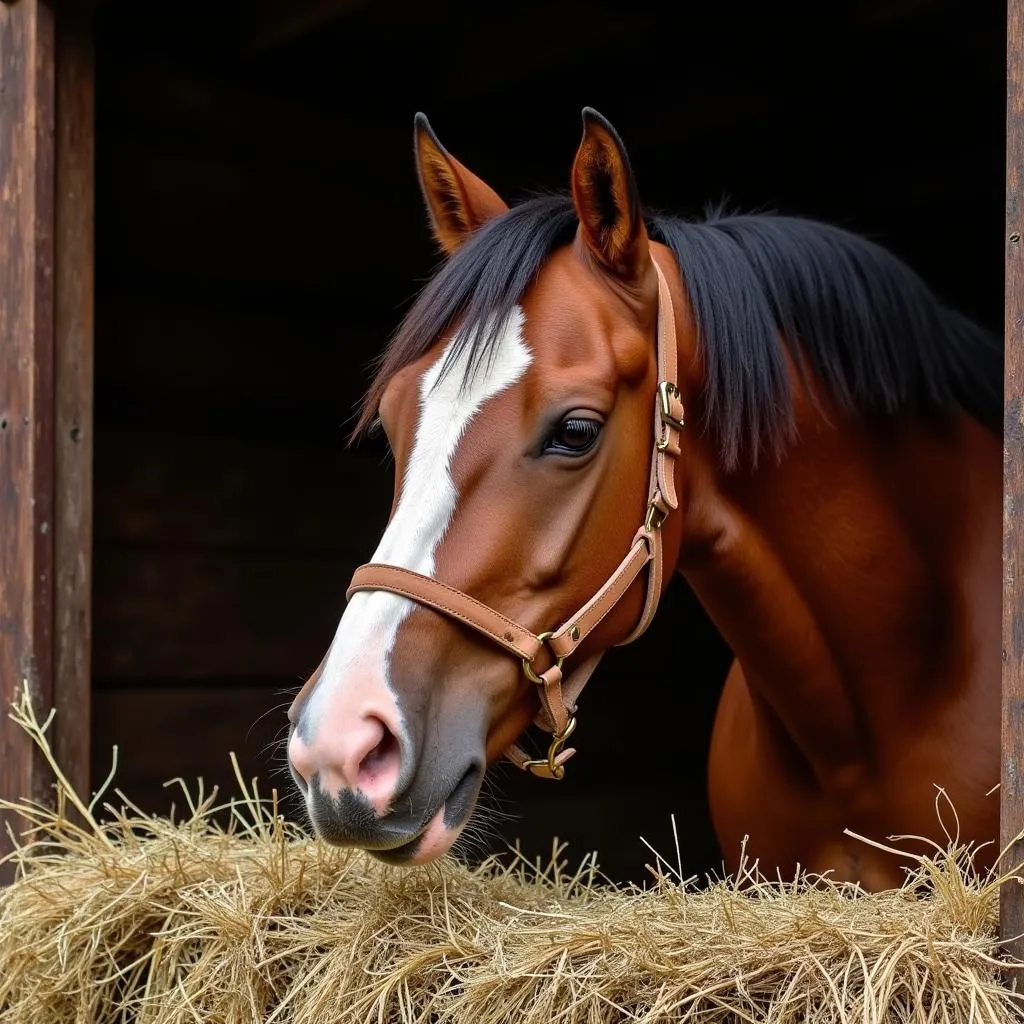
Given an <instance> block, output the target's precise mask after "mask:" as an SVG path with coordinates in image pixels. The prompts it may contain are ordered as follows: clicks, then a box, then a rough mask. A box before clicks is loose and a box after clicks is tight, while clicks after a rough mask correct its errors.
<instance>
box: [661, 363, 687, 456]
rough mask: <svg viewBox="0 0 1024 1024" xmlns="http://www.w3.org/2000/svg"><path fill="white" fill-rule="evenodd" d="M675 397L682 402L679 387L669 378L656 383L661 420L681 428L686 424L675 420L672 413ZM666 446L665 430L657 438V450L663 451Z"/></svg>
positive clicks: (666, 433)
mask: <svg viewBox="0 0 1024 1024" xmlns="http://www.w3.org/2000/svg"><path fill="white" fill-rule="evenodd" d="M673 399H675V400H677V401H679V402H682V400H683V396H682V395H681V394H680V392H679V388H677V387H676V386H675V384H673V383H672V381H670V380H663V381H662V382H661V383H660V384H659V385H658V412H659V413H660V414H661V422H662V423H667V424H668V425H669V426H670V427H674V428H675V429H676V430H682V429H683V427H684V426H685V425H686V424H685V423H684V421H683V420H677V419H676V418H675V417H674V416H673V415H672V400H673ZM666 448H668V432H667V431H666V432H665V436H664V437H659V438H658V451H659V452H663V451H665V449H666Z"/></svg>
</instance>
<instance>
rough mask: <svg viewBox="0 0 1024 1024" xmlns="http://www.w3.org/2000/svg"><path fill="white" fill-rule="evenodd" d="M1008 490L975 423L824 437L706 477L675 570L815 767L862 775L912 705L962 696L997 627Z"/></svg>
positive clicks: (987, 438) (990, 443) (830, 432)
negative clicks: (770, 459)
mask: <svg viewBox="0 0 1024 1024" xmlns="http://www.w3.org/2000/svg"><path fill="white" fill-rule="evenodd" d="M1000 479H1001V462H1000V454H999V446H998V441H997V439H995V438H993V437H992V436H991V435H989V434H987V433H986V432H984V431H983V430H982V429H981V428H980V427H978V426H977V425H976V424H974V423H973V422H970V421H967V420H963V421H961V422H960V423H959V425H958V426H957V427H956V428H955V429H954V430H953V431H952V432H951V433H950V434H949V435H946V436H943V437H939V436H937V435H935V434H934V433H928V432H927V431H926V430H924V429H923V428H921V427H920V426H913V425H909V426H902V427H900V428H899V429H898V430H893V431H892V432H889V433H887V434H885V435H882V434H879V433H878V432H871V431H869V430H867V429H865V428H852V429H851V428H850V427H849V426H847V427H844V428H842V429H839V428H826V427H824V426H823V425H822V426H818V427H817V428H816V429H814V430H811V431H809V432H806V433H804V435H803V436H802V440H801V441H800V442H799V443H797V444H796V445H795V446H794V447H793V448H792V449H791V450H790V452H789V453H788V454H787V456H786V457H785V459H784V460H783V461H782V462H781V463H780V464H778V465H775V464H769V465H765V466H763V467H762V468H761V469H759V470H757V471H756V472H752V473H748V474H736V475H733V476H729V477H726V476H723V475H721V474H719V473H718V472H717V471H709V472H707V473H705V474H703V475H701V474H698V475H697V479H696V480H695V481H694V484H693V487H692V488H691V491H690V494H689V497H688V502H687V508H688V511H689V512H692V516H689V515H688V517H687V518H688V520H690V521H688V522H686V523H685V525H684V528H685V529H686V530H687V532H688V534H689V535H690V540H689V541H688V542H687V543H685V544H684V549H683V552H682V555H681V558H680V570H681V571H682V573H683V575H684V576H686V578H687V579H688V581H689V582H690V584H691V585H692V586H693V588H694V590H695V592H696V593H697V596H698V597H699V598H700V600H701V602H702V603H703V605H704V606H705V608H706V609H707V611H708V613H709V614H710V615H711V617H712V619H713V620H714V621H715V623H716V625H717V626H718V628H719V630H720V631H721V632H722V634H723V636H724V638H725V639H726V641H727V642H728V643H729V644H730V645H731V646H732V648H733V651H734V652H735V654H736V656H737V658H738V659H739V661H740V664H741V665H742V667H743V670H744V675H745V677H746V680H747V683H748V686H749V687H750V689H751V691H752V694H753V695H754V698H755V700H761V701H763V704H764V708H765V711H766V713H767V714H768V715H769V716H771V715H774V716H775V718H776V719H777V724H778V725H779V727H780V728H781V729H782V730H783V731H784V732H785V733H786V734H788V736H789V737H790V738H791V740H792V741H793V742H794V743H795V745H796V746H797V747H798V748H799V749H800V751H801V752H802V753H803V754H804V755H805V756H806V757H807V759H808V760H809V761H810V762H811V763H812V765H814V766H815V767H817V768H819V769H821V770H834V769H835V768H836V767H841V766H842V765H843V764H853V763H863V761H864V759H865V758H866V757H870V756H871V752H872V750H874V749H875V748H877V746H878V744H879V743H880V742H881V739H880V737H879V729H884V728H885V725H886V724H887V723H891V722H892V721H894V720H895V721H900V720H903V721H906V718H905V713H906V708H907V706H908V701H910V700H913V699H914V697H915V694H917V695H918V696H920V695H921V694H922V693H925V692H927V693H928V694H930V695H931V696H930V697H929V699H930V700H934V699H936V698H935V695H936V694H937V693H940V692H942V690H943V688H945V689H946V690H947V691H950V692H952V691H955V690H956V689H958V688H959V687H962V686H964V685H966V684H967V683H968V681H969V680H968V678H967V677H969V676H970V673H971V671H972V668H971V663H972V658H973V655H972V650H973V648H974V647H976V646H977V644H978V643H979V642H982V638H980V637H979V636H978V633H979V629H983V628H984V623H986V622H988V621H989V619H990V618H991V619H993V620H994V623H995V625H994V627H992V628H995V629H998V618H999V615H998V600H999V557H1000V546H999V545H1000V541H999V536H1000V526H999V522H1000V520H999V515H1000V499H999V494H1000V486H1001V485H1000ZM993 598H994V600H995V602H996V604H995V614H994V616H993V615H991V611H992V608H991V605H992V600H993ZM979 605H982V606H984V607H982V608H981V610H979ZM991 639H992V640H993V641H994V642H995V643H996V648H995V649H996V650H998V640H997V639H996V638H995V637H994V636H993V637H992V638H991ZM926 688H927V689H926ZM901 711H902V712H903V714H902V715H901V713H900V712H901ZM890 727H891V726H890Z"/></svg>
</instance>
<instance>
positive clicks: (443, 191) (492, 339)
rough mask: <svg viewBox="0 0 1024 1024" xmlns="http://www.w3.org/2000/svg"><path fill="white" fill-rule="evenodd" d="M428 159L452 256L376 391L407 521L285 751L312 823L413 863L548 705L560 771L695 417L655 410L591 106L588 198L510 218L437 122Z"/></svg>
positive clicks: (385, 544)
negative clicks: (438, 132)
mask: <svg viewBox="0 0 1024 1024" xmlns="http://www.w3.org/2000/svg"><path fill="white" fill-rule="evenodd" d="M415 152H416V159H417V164H418V169H419V177H420V182H421V185H422V189H423V193H424V197H425V199H426V205H427V209H428V212H429V216H430V220H431V223H432V227H433V230H434V234H435V236H436V238H437V240H438V242H439V243H440V245H441V248H442V249H443V250H444V252H445V253H446V254H447V260H446V262H445V264H444V265H443V267H442V268H441V269H440V271H439V272H438V274H437V276H436V277H435V278H434V279H433V280H432V281H431V282H430V284H429V285H428V286H427V287H426V289H425V290H424V292H423V293H422V294H421V296H420V298H419V300H418V301H417V303H416V304H415V306H414V307H413V309H412V310H411V312H410V313H409V315H408V316H407V317H406V320H405V322H404V324H403V325H402V328H401V329H400V331H399V332H398V334H397V336H396V338H395V339H394V341H393V342H392V344H391V345H390V347H389V349H388V351H387V352H386V354H385V357H384V359H383V361H382V363H381V367H380V371H379V373H378V376H377V379H376V381H375V383H374V385H373V387H372V388H371V390H370V393H369V396H368V399H367V405H366V409H365V410H364V420H363V423H364V425H365V423H367V422H369V421H370V420H372V419H373V418H374V417H379V422H380V425H381V426H382V427H383V429H384V431H385V432H386V434H387V437H388V440H389V442H390V445H391V450H392V451H393V453H394V458H395V479H396V485H395V497H394V504H393V507H392V513H391V519H390V522H389V523H388V526H387V529H386V530H385V532H384V535H383V537H382V539H381V542H380V545H379V547H378V549H377V551H376V553H375V555H374V557H373V563H374V565H372V566H370V567H364V568H363V569H361V570H359V571H358V572H357V574H356V577H355V578H354V580H353V586H352V588H351V589H350V601H349V604H348V606H347V608H346V610H345V613H344V615H343V617H342V619H341V623H340V624H339V626H338V631H337V634H336V636H335V638H334V641H333V643H332V644H331V646H330V648H329V650H328V652H327V654H326V656H325V657H324V660H323V662H322V663H321V665H320V668H319V669H318V670H317V672H316V673H315V674H314V676H313V677H312V678H311V679H310V681H309V683H307V685H306V687H305V688H304V690H303V691H302V693H300V694H299V696H298V697H297V698H296V700H295V703H294V704H293V706H292V710H291V712H290V719H291V721H292V724H293V728H292V733H291V737H290V741H289V760H290V764H291V768H292V772H293V775H294V776H295V778H296V781H297V783H298V784H299V786H300V788H301V789H302V790H303V792H304V794H305V797H306V801H307V806H308V810H309V813H310V816H311V818H312V821H313V823H314V826H315V827H316V829H317V831H318V832H319V833H320V834H321V835H322V836H323V837H324V838H325V839H327V840H329V841H332V842H336V843H339V844H344V845H353V846H360V847H364V848H366V849H369V850H373V851H375V852H376V853H377V854H378V855H379V856H381V857H383V858H385V859H388V860H391V861H396V862H403V863H416V862H424V861H428V860H431V859H433V858H435V857H437V856H440V855H441V854H442V853H444V852H445V851H446V850H447V849H448V848H449V847H450V846H451V844H452V843H453V841H454V840H455V838H456V837H457V836H458V834H459V832H460V831H461V829H462V827H463V826H464V824H465V823H466V820H467V818H468V817H469V815H470V813H471V812H472V810H473V807H474V805H475V802H476V798H477V794H478V792H479V788H480V784H481V780H482V776H483V773H484V769H485V766H486V765H487V764H488V763H489V762H491V761H493V760H495V759H497V758H498V757H500V756H501V755H502V754H503V753H505V752H506V751H508V750H509V748H510V747H511V746H512V745H513V744H514V742H515V740H516V739H517V737H518V736H519V735H520V734H521V733H522V732H523V731H524V729H525V728H526V727H527V726H528V725H529V723H530V722H531V720H532V719H534V717H535V716H536V715H537V714H538V710H540V713H541V721H542V722H543V723H544V724H547V725H548V727H549V728H550V729H551V730H552V731H553V732H554V733H555V737H556V742H555V744H554V746H553V748H552V751H551V752H550V757H549V759H548V760H544V759H542V760H541V761H540V762H537V763H536V764H535V765H534V767H535V769H536V771H537V774H542V775H543V774H547V775H554V776H555V777H560V775H561V770H562V769H561V765H562V763H563V761H564V759H565V756H566V753H567V752H566V751H561V753H559V751H560V750H561V744H562V743H563V742H564V739H565V738H566V736H565V734H566V733H567V732H568V731H569V730H570V729H571V727H572V724H573V720H572V718H571V715H572V712H573V710H574V708H573V702H574V699H575V696H576V694H577V693H578V690H579V687H580V685H581V684H582V681H584V680H585V678H586V676H587V675H588V674H589V672H590V670H591V669H592V668H593V666H594V664H595V663H596V659H597V658H598V657H599V656H600V654H601V652H603V651H604V650H606V649H607V648H608V647H609V646H611V645H613V644H617V643H621V642H622V641H623V640H625V639H627V638H628V637H629V636H630V635H631V634H633V633H634V632H635V631H636V629H637V626H638V623H641V624H644V625H645V624H646V621H649V617H650V615H651V614H653V608H654V606H655V604H656V602H657V598H658V596H659V595H660V591H661V587H662V580H661V573H660V562H661V559H660V547H661V543H662V542H661V538H660V532H659V527H660V525H661V521H662V518H663V515H664V513H665V512H667V511H669V510H670V509H671V508H672V507H674V505H675V494H674V483H673V482H672V479H671V478H672V473H671V465H670V462H669V461H668V460H669V459H670V457H671V456H672V455H674V454H676V453H678V427H679V426H680V424H679V423H678V422H677V421H678V420H680V419H681V415H682V412H681V407H680V405H679V395H678V392H674V391H672V389H671V388H669V391H668V393H667V395H666V394H665V393H664V388H663V389H662V391H663V393H662V399H663V400H665V401H666V402H667V405H666V415H665V416H664V417H663V418H662V420H661V421H659V420H658V418H657V416H656V415H655V414H654V413H653V412H652V410H655V409H657V407H658V402H657V399H658V395H659V378H660V377H661V376H664V373H663V372H662V373H659V361H658V360H659V346H658V345H656V343H655V336H656V326H657V325H659V319H660V328H661V330H663V331H667V332H668V341H667V342H665V344H664V345H662V346H661V347H662V348H664V347H666V346H668V347H671V348H672V352H671V353H670V354H669V355H668V356H665V358H671V361H672V363H673V365H674V359H675V352H674V340H673V339H672V336H671V332H672V330H674V325H673V323H672V316H671V299H670V298H669V295H668V286H667V285H666V284H665V281H664V279H660V275H659V271H658V269H656V267H655V263H654V259H653V258H652V253H651V245H650V244H649V241H648V238H647V233H646V230H645V227H644V221H643V218H642V216H641V212H640V205H639V201H638V197H637V192H636V187H635V184H634V180H633V176H632V172H631V170H630V168H629V164H628V161H627V158H626V155H625V152H624V150H623V147H622V144H621V142H620V141H619V139H618V136H617V135H616V134H615V131H614V130H613V129H612V127H611V126H610V125H609V124H607V123H606V122H605V121H604V120H603V119H602V118H601V117H600V116H599V115H597V114H595V113H594V112H592V111H589V110H587V111H585V112H584V133H583V139H582V141H581V143H580V146H579V149H578V152H577V154H576V158H575V161H574V164H573V168H572V178H571V186H572V202H571V203H569V202H568V201H567V200H564V199H562V200H558V199H554V198H549V199H534V200H530V201H528V202H527V203H524V204H523V205H522V206H517V207H515V208H513V209H511V210H510V209H509V208H508V207H507V206H506V205H505V203H504V202H503V201H502V200H501V199H500V198H499V197H498V196H497V195H496V194H495V193H494V191H492V189H491V188H489V187H488V186H487V185H486V184H485V183H484V182H483V181H481V180H480V179H479V178H477V177H476V176H475V175H474V174H472V173H471V172H470V171H468V170H467V169H466V168H465V167H464V166H463V165H462V164H461V163H459V162H458V161H457V160H455V159H454V158H453V157H452V156H451V155H450V154H448V153H447V152H446V151H445V150H444V149H443V148H442V146H441V145H440V143H439V142H438V140H437V139H436V137H435V136H434V135H433V133H432V132H431V130H430V128H429V126H428V125H427V122H426V119H425V118H423V117H422V116H419V117H417V119H416V128H415ZM660 258H661V257H660V256H659V259H660ZM663 262H664V261H663ZM677 301H678V299H677ZM659 303H660V309H661V316H660V318H659ZM663 340H664V339H663ZM663 361H664V360H663ZM660 369H661V370H662V371H664V365H662V367H661V368H660ZM659 438H660V439H661V440H662V442H663V450H662V453H661V456H659V455H658V454H656V452H657V449H656V448H655V442H656V441H657V440H658V439H659ZM652 452H654V453H655V454H654V456H653V459H654V468H655V472H654V475H653V482H652ZM659 474H660V478H661V479H660V490H659ZM666 477H667V478H668V479H667V480H666ZM652 498H653V501H652ZM353 500H354V501H356V502H358V496H357V495H355V496H353ZM644 524H646V525H644ZM638 528H639V529H638ZM666 543H667V546H668V548H669V549H676V548H677V547H678V537H676V538H675V540H674V541H673V539H672V538H671V537H670V538H668V539H667V541H666ZM381 566H385V567H391V568H383V569H382V568H381ZM396 567H397V568H396ZM410 571H411V572H410ZM442 583H443V584H444V586H441V584H442ZM592 599H593V600H592ZM460 620H461V621H460ZM467 627H468V628H467ZM550 631H553V632H554V634H555V635H554V636H550V635H548V636H541V637H538V634H541V633H545V632H550ZM563 658H564V660H565V664H564V668H563V666H562V664H561V661H562V659H563ZM524 660H525V663H524ZM524 670H525V671H524ZM563 671H564V680H563ZM563 687H564V689H563ZM538 698H539V699H538ZM512 749H513V750H515V751H517V750H518V748H514V747H513V748H512Z"/></svg>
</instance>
